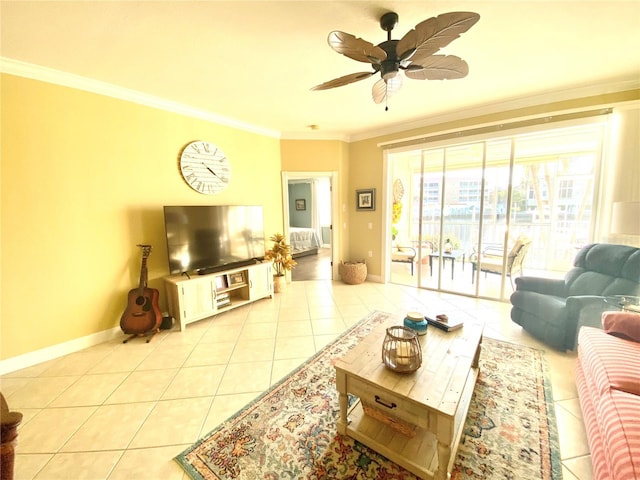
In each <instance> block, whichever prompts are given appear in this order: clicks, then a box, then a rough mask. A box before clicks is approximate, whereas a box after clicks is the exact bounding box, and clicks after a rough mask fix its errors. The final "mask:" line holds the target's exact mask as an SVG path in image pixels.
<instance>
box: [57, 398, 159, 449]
mask: <svg viewBox="0 0 640 480" xmlns="http://www.w3.org/2000/svg"><path fill="white" fill-rule="evenodd" d="M154 406H155V403H154V402H145V403H127V404H123V405H105V406H102V407H99V408H98V409H97V410H96V411H95V412H94V414H93V415H91V417H90V418H89V419H88V420H87V421H86V422H85V423H84V424H83V425H82V426H81V427H80V428H79V429H78V430H77V431H76V432H75V433H74V434H73V435H72V436H71V438H70V439H69V440H68V441H67V442H66V443H65V444H64V446H63V447H62V448H61V449H60V451H61V452H87V451H98V450H124V449H126V448H127V447H128V446H129V443H130V442H131V439H132V438H133V436H134V435H135V434H136V433H137V432H138V430H139V428H140V426H141V425H142V424H143V423H144V421H145V419H146V418H147V416H148V415H149V413H150V412H151V410H152V409H153V407H154Z"/></svg>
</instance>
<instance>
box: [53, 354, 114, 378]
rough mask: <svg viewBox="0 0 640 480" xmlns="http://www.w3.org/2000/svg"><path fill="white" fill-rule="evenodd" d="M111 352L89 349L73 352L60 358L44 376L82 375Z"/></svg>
mask: <svg viewBox="0 0 640 480" xmlns="http://www.w3.org/2000/svg"><path fill="white" fill-rule="evenodd" d="M108 354H109V350H94V351H91V350H88V351H80V352H77V353H72V354H70V355H66V356H64V357H61V358H59V359H58V360H57V361H55V362H54V363H53V365H51V367H50V368H48V369H47V370H46V371H45V372H44V373H43V374H42V376H44V377H59V376H63V375H82V374H85V373H87V372H88V371H89V370H91V368H93V367H94V366H95V365H97V364H98V363H99V362H100V361H101V360H102V359H104V358H105V357H106V356H107V355H108Z"/></svg>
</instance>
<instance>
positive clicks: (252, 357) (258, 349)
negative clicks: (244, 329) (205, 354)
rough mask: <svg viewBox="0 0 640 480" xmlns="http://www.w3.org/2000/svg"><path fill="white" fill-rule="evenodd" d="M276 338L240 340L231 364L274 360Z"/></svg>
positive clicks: (232, 355) (230, 360)
mask: <svg viewBox="0 0 640 480" xmlns="http://www.w3.org/2000/svg"><path fill="white" fill-rule="evenodd" d="M274 343H275V338H259V339H244V338H240V339H239V340H238V343H237V344H236V346H235V349H234V350H233V353H232V354H231V358H230V359H229V363H246V362H257V361H263V360H264V361H267V360H269V361H270V360H273V345H274Z"/></svg>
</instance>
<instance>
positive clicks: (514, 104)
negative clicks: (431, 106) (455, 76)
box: [347, 79, 640, 142]
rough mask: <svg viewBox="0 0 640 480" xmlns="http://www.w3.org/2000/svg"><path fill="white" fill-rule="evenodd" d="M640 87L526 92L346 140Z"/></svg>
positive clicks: (638, 82)
mask: <svg viewBox="0 0 640 480" xmlns="http://www.w3.org/2000/svg"><path fill="white" fill-rule="evenodd" d="M639 88H640V79H627V80H617V81H611V82H608V83H603V84H597V85H581V86H577V87H574V88H568V89H564V90H557V91H555V92H544V93H540V94H537V95H527V96H525V97H518V98H511V99H508V100H505V101H501V102H496V103H488V104H484V105H478V106H473V107H470V108H464V109H460V110H459V111H457V112H451V113H445V114H442V115H434V116H431V117H428V118H423V119H420V120H416V121H414V122H406V123H403V124H401V125H391V126H389V127H385V128H381V129H378V130H375V131H374V130H369V131H367V132H363V133H360V134H353V135H351V136H350V137H349V138H348V140H347V141H348V142H358V141H361V140H368V139H371V138H376V137H382V136H385V135H393V134H397V133H401V132H407V131H410V130H415V129H419V128H425V127H430V126H433V125H439V124H444V123H449V122H455V121H459V120H463V119H467V118H473V117H481V116H484V115H492V114H496V113H500V112H505V111H509V110H518V109H522V108H529V107H535V106H536V105H544V104H551V103H555V102H562V101H567V100H574V99H579V98H587V97H592V96H597V95H606V94H610V93H617V92H624V91H627V90H635V89H639Z"/></svg>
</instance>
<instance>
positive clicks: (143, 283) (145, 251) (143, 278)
mask: <svg viewBox="0 0 640 480" xmlns="http://www.w3.org/2000/svg"><path fill="white" fill-rule="evenodd" d="M138 246H139V247H142V265H141V266H140V282H139V284H138V292H139V294H140V295H142V294H143V292H144V289H145V288H146V287H147V280H148V279H147V258H149V255H150V254H151V245H138Z"/></svg>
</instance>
